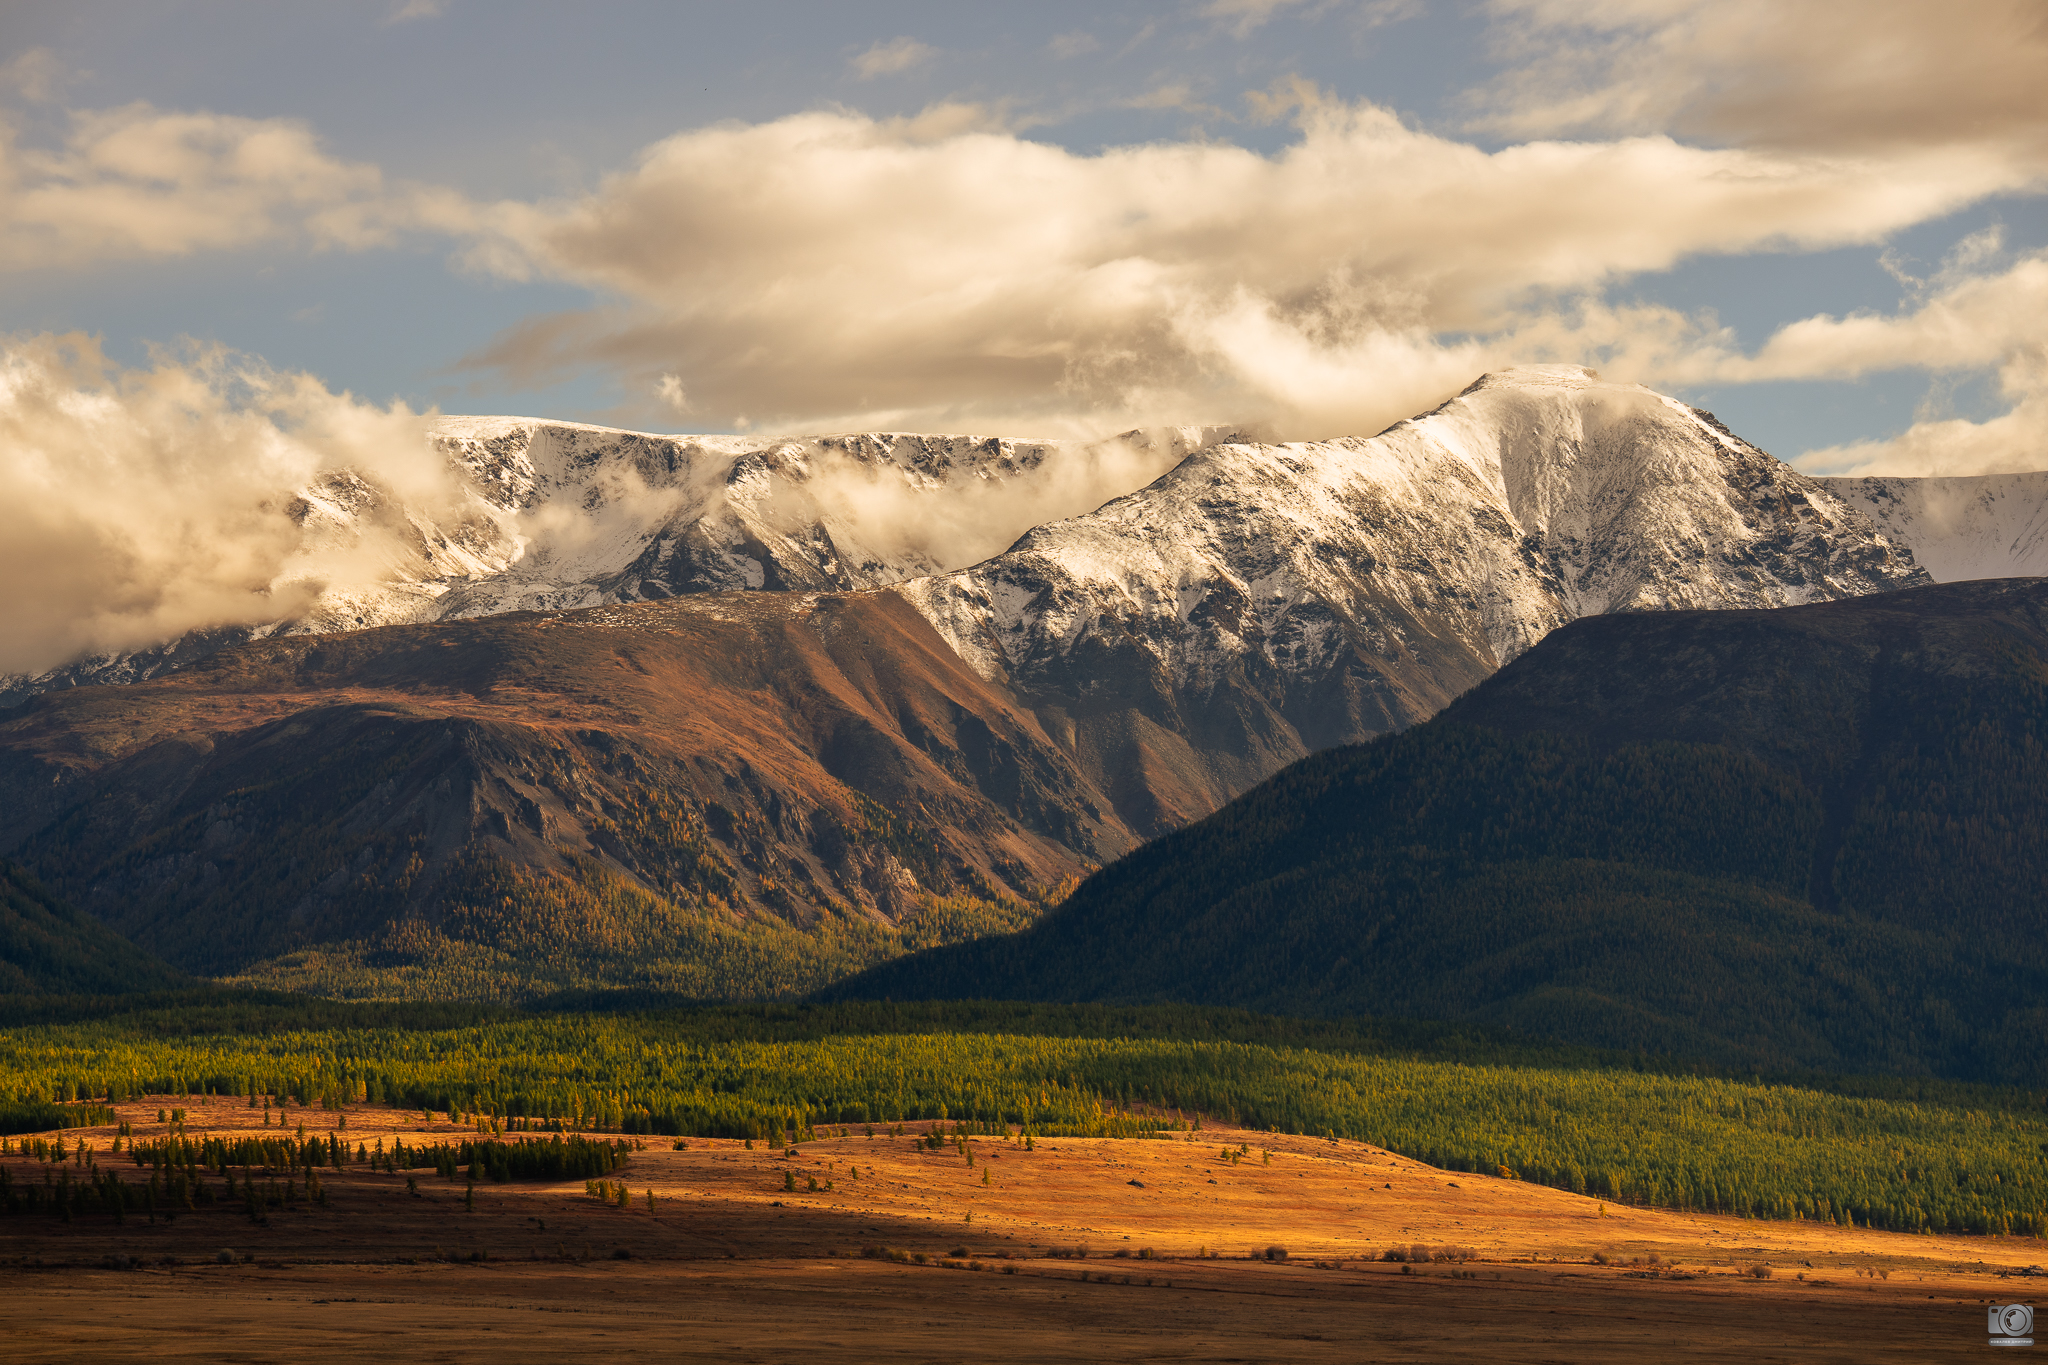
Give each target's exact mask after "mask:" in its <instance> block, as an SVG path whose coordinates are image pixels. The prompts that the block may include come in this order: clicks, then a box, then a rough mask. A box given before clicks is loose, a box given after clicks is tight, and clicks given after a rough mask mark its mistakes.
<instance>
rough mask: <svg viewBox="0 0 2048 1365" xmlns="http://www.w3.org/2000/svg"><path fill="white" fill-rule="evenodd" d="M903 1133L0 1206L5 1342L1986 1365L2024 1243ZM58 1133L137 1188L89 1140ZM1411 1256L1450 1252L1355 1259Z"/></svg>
mask: <svg viewBox="0 0 2048 1365" xmlns="http://www.w3.org/2000/svg"><path fill="white" fill-rule="evenodd" d="M173 1103H175V1104H177V1105H180V1106H182V1107H186V1108H187V1109H188V1111H189V1114H188V1121H187V1123H186V1126H185V1131H186V1132H187V1133H188V1134H189V1135H193V1136H198V1135H201V1134H227V1135H234V1134H238V1133H243V1132H256V1133H262V1132H265V1131H267V1132H269V1133H270V1134H272V1135H275V1133H276V1132H277V1129H276V1128H275V1127H272V1128H270V1129H268V1130H265V1129H263V1128H261V1127H260V1126H258V1125H259V1123H260V1114H259V1112H258V1111H251V1110H249V1109H247V1108H245V1107H242V1106H241V1104H240V1102H228V1101H213V1102H201V1101H196V1100H185V1099H183V1098H179V1099H177V1100H175V1101H174V1100H172V1099H169V1098H163V1099H151V1100H146V1101H142V1102H138V1103H134V1104H126V1105H122V1106H119V1112H120V1115H121V1117H122V1118H124V1119H127V1120H129V1121H130V1122H132V1123H133V1124H134V1125H135V1132H136V1135H137V1136H138V1137H140V1138H143V1139H144V1140H147V1139H148V1138H150V1137H152V1136H156V1135H159V1134H161V1133H162V1132H164V1131H165V1129H164V1128H163V1127H162V1126H161V1125H159V1124H157V1123H156V1122H155V1119H156V1114H157V1111H158V1109H159V1107H163V1108H168V1107H170V1106H171V1105H172V1104H173ZM344 1118H345V1120H346V1128H345V1130H343V1131H345V1134H346V1136H347V1138H348V1139H349V1141H350V1142H351V1143H352V1144H353V1143H363V1144H367V1145H368V1146H370V1147H372V1148H375V1146H376V1145H377V1144H378V1143H379V1142H380V1141H381V1142H383V1143H384V1144H385V1145H386V1146H387V1147H388V1146H389V1145H390V1143H391V1142H392V1141H394V1140H395V1139H397V1138H399V1137H401V1136H402V1137H404V1138H405V1140H406V1141H407V1142H408V1143H418V1142H421V1141H437V1140H445V1139H449V1138H459V1137H461V1136H462V1135H463V1134H465V1133H466V1132H467V1131H468V1130H466V1129H460V1128H456V1127H453V1126H451V1125H449V1124H447V1123H445V1122H429V1121H427V1120H426V1119H425V1117H424V1116H423V1115H421V1114H420V1113H418V1112H416V1111H415V1112H413V1113H410V1114H407V1113H404V1112H398V1111H392V1110H388V1109H372V1108H356V1109H351V1110H349V1111H347V1112H346V1114H345V1115H344V1114H339V1113H333V1112H328V1111H322V1110H310V1109H309V1110H298V1109H294V1110H292V1111H291V1113H290V1118H289V1122H290V1123H291V1125H292V1126H293V1127H294V1128H296V1127H297V1125H298V1124H300V1123H301V1122H303V1123H304V1124H305V1125H306V1128H307V1131H308V1132H309V1133H310V1132H316V1131H317V1132H323V1133H325V1132H330V1131H334V1130H335V1129H336V1128H337V1126H338V1125H339V1124H340V1123H341V1122H342V1121H343V1120H344ZM928 1126H929V1125H925V1124H916V1125H910V1126H909V1128H908V1129H907V1130H906V1132H905V1133H904V1135H903V1136H899V1137H890V1136H887V1135H886V1134H885V1133H879V1132H878V1134H877V1135H876V1136H874V1137H868V1136H866V1135H865V1133H864V1132H863V1130H861V1129H859V1128H855V1129H853V1130H851V1131H850V1132H849V1134H848V1135H847V1136H844V1137H839V1136H831V1137H826V1136H823V1135H822V1133H821V1137H820V1140H818V1141H816V1142H809V1143H805V1144H803V1145H802V1146H800V1147H798V1148H796V1149H795V1154H794V1155H789V1154H787V1153H786V1152H785V1151H783V1150H776V1149H766V1148H758V1147H757V1148H754V1149H748V1148H747V1147H746V1146H745V1145H744V1144H742V1143H740V1142H736V1141H714V1140H701V1139H689V1140H688V1145H687V1149H686V1150H683V1151H675V1150H671V1147H672V1140H671V1139H667V1138H648V1139H643V1141H644V1142H645V1143H646V1147H645V1150H641V1151H636V1152H634V1153H633V1155H632V1157H631V1159H630V1161H629V1162H628V1163H627V1165H626V1166H625V1167H624V1168H623V1170H622V1171H621V1172H619V1173H618V1175H617V1177H615V1178H618V1179H622V1180H623V1181H624V1182H625V1183H626V1184H627V1186H628V1187H629V1188H630V1190H631V1192H632V1202H631V1204H630V1206H628V1207H625V1208H617V1207H610V1206H607V1205H605V1204H602V1203H600V1202H599V1201H598V1200H597V1199H594V1198H592V1197H590V1196H589V1195H587V1194H586V1193H585V1191H584V1187H583V1182H581V1181H575V1182H570V1183H565V1184H558V1185H516V1184H507V1185H490V1184H481V1185H478V1186H477V1187H476V1190H475V1195H474V1207H473V1208H471V1207H467V1206H466V1205H467V1202H468V1201H467V1199H466V1195H467V1186H466V1184H465V1183H464V1182H462V1181H460V1180H458V1181H456V1182H453V1183H451V1182H448V1181H446V1180H443V1179H442V1178H441V1177H440V1176H438V1175H436V1174H434V1173H433V1171H432V1170H431V1169H430V1168H422V1169H420V1170H418V1171H415V1172H413V1173H412V1174H413V1176H414V1178H415V1180H416V1181H417V1185H418V1188H417V1191H415V1192H409V1191H408V1189H407V1183H406V1177H405V1176H404V1175H403V1174H401V1175H387V1174H384V1173H382V1172H376V1173H372V1172H371V1171H370V1170H369V1169H368V1168H367V1167H366V1166H354V1165H351V1167H350V1168H349V1169H348V1170H346V1171H343V1172H329V1173H327V1174H326V1175H325V1176H324V1177H323V1179H324V1180H325V1184H326V1192H327V1200H328V1202H327V1204H326V1205H325V1207H317V1206H314V1205H312V1204H310V1203H308V1202H306V1201H303V1200H301V1201H300V1202H299V1203H298V1204H297V1205H296V1207H292V1208H278V1209H273V1210H272V1211H271V1213H270V1215H269V1222H268V1224H267V1225H264V1226H258V1225H256V1224H255V1223H252V1222H251V1221H250V1220H249V1218H248V1217H247V1216H246V1214H245V1213H244V1212H243V1210H242V1208H241V1206H240V1205H229V1204H226V1203H221V1204H215V1205H208V1204H205V1203H201V1204H200V1205H199V1206H198V1207H197V1209H196V1210H193V1211H189V1212H182V1213H180V1214H179V1215H178V1216H177V1217H176V1219H175V1220H174V1221H160V1222H156V1223H151V1222H149V1221H147V1220H146V1219H145V1218H143V1217H141V1216H139V1215H136V1214H132V1213H131V1214H130V1215H129V1216H128V1218H127V1219H126V1221H125V1222H123V1223H120V1224H116V1223H115V1222H114V1220H113V1219H112V1218H111V1217H110V1216H107V1215H93V1216H88V1217H83V1218H80V1219H78V1220H76V1221H73V1222H63V1221H60V1220H58V1219H56V1218H53V1217H51V1216H49V1215H47V1214H44V1215H39V1216H36V1217H33V1218H31V1217H27V1216H16V1217H13V1218H9V1219H5V1220H0V1276H4V1283H5V1285H6V1289H5V1303H6V1306H7V1312H6V1325H5V1327H4V1328H0V1360H6V1361H56V1360H69V1359H77V1358H80V1357H83V1356H87V1355H101V1356H107V1357H125V1358H143V1357H147V1358H149V1359H152V1360H158V1361H186V1360H191V1361H200V1360H206V1361H212V1360H220V1361H242V1360H248V1361H266V1362H268V1361H274V1360H276V1359H278V1358H280V1357H290V1358H295V1359H317V1360H321V1361H353V1360H393V1359H404V1360H407V1361H412V1362H432V1361H470V1360H477V1361H482V1360H496V1359H504V1358H516V1359H525V1360H550V1361H551V1360H562V1361H582V1360H599V1359H606V1360H611V1359H617V1358H619V1357H620V1356H622V1355H624V1356H632V1357H637V1358H645V1359H656V1360H697V1359H704V1360H720V1361H763V1362H779V1361H817V1362H839V1361H869V1360H889V1359H942V1358H943V1359H952V1358H968V1357H985V1358H991V1359H999V1360H1004V1361H1037V1360H1103V1361H1122V1360H1161V1361H1191V1362H1199V1361H1269V1360H1270V1361H1279V1360H1304V1361H1325V1360H1327V1361H1356V1360H1389V1361H1405V1360H1415V1361H1425V1360H1428V1361H1442V1360H1451V1361H1459V1360H1475V1361H1476V1360H1488V1361H1491V1360H1558V1361H1607V1360H1624V1359H1625V1360H1642V1359H1646V1358H1686V1359H1703V1360H1740V1361H1744V1362H1760V1361H1772V1360H1843V1361H1888V1360H1901V1361H1903V1360H1926V1359H1941V1358H1947V1357H1950V1356H1958V1357H1959V1356H1962V1355H1964V1354H1966V1353H1968V1354H1975V1353H1978V1352H1981V1351H1983V1350H1984V1349H1985V1345H1984V1341H1985V1336H1984V1311H1983V1310H1984V1305H1985V1304H1987V1303H1991V1302H2005V1301H2007V1300H2019V1301H2022V1302H2024V1301H2028V1300H2029V1298H2030V1297H2031V1295H2030V1293H2029V1290H2030V1289H2031V1288H2032V1286H2033V1285H2034V1284H2035V1283H2036V1281H2034V1280H2033V1279H2031V1278H2017V1277H2016V1276H2017V1275H2018V1272H2021V1271H2023V1270H2025V1269H2027V1268H2029V1267H2031V1266H2032V1265H2033V1264H2034V1263H2035V1262H2037V1261H2048V1248H2044V1247H2043V1246H2042V1245H2041V1243H2039V1242H2037V1241H2034V1240H2032V1239H2021V1238H2012V1239H2003V1238H1955V1237H1926V1236H1921V1237H1916V1236H1906V1235H1899V1234H1888V1233H1878V1232H1869V1231H1865V1230H1862V1229H1843V1228H1835V1227H1829V1226H1823V1225H1817V1224H1811V1223H1786V1222H1758V1221H1747V1220H1743V1219H1738V1218H1726V1217H1715V1216H1709V1215H1696V1214H1674V1213H1664V1212H1658V1211H1652V1210H1643V1209H1633V1208H1617V1207H1614V1206H1607V1207H1606V1208H1604V1209H1603V1208H1602V1206H1601V1205H1600V1203H1599V1202H1598V1201H1596V1200H1592V1199H1585V1198H1580V1197H1578V1196H1574V1195H1571V1194H1567V1193H1563V1192H1561V1191H1557V1190H1552V1189H1547V1188H1543V1187H1540V1186H1535V1185H1528V1184H1523V1183H1521V1182H1518V1181H1509V1180H1496V1179H1490V1178H1486V1177H1480V1176H1472V1175H1465V1174H1458V1173H1446V1172H1443V1171H1438V1170H1435V1169H1432V1168H1430V1167H1427V1166H1422V1165H1419V1164H1417V1163H1416V1162H1413V1161H1409V1160H1407V1159H1405V1158H1402V1157H1397V1156H1392V1155H1390V1154H1388V1153H1386V1152H1384V1151H1381V1150H1379V1149H1377V1148H1374V1147H1370V1146H1367V1145H1365V1144H1362V1143H1355V1142H1335V1143H1333V1142H1327V1141H1321V1140H1317V1139H1310V1138H1299V1137H1287V1136H1279V1135H1273V1134H1264V1133H1257V1132H1249V1131H1241V1130H1236V1129H1226V1128H1214V1127H1211V1128H1206V1129H1204V1130H1203V1131H1201V1132H1197V1133H1194V1134H1184V1135H1179V1136H1177V1137H1175V1138H1173V1139H1171V1140H1153V1141H1113V1140H1106V1139H1076V1138H1053V1139H1046V1140H1042V1141H1039V1142H1038V1143H1037V1144H1036V1146H1035V1150H1029V1151H1027V1150H1025V1149H1024V1147H1023V1145H1022V1144H1021V1143H1020V1142H1018V1141H1014V1140H1012V1141H1005V1140H1003V1139H1000V1138H988V1137H984V1138H976V1139H972V1140H970V1141H969V1142H968V1143H967V1149H968V1151H967V1154H965V1155H963V1154H962V1152H961V1151H960V1150H959V1149H958V1147H957V1146H955V1145H952V1144H948V1145H946V1146H943V1147H939V1148H937V1149H932V1148H928V1147H925V1146H922V1145H920V1144H919V1143H918V1142H917V1140H916V1139H917V1138H918V1137H920V1136H922V1134H923V1132H924V1130H925V1129H926V1128H927V1127H928ZM831 1131H833V1132H834V1133H836V1132H837V1131H838V1130H837V1129H834V1130H831ZM65 1137H66V1138H67V1140H68V1141H70V1142H71V1143H73V1144H74V1145H75V1143H76V1142H77V1141H78V1140H79V1139H80V1138H83V1139H84V1140H85V1141H86V1142H87V1143H88V1144H89V1146H90V1147H91V1148H92V1149H93V1151H92V1157H93V1159H94V1160H96V1161H98V1162H99V1163H100V1166H101V1168H102V1169H112V1170H114V1171H117V1172H119V1173H120V1174H121V1175H122V1176H123V1178H124V1179H127V1180H130V1181H133V1180H135V1179H137V1177H138V1176H140V1175H141V1172H140V1171H139V1169H138V1168H137V1167H135V1166H134V1165H133V1164H132V1162H131V1161H130V1160H129V1158H128V1156H127V1155H126V1153H125V1152H124V1153H121V1154H115V1153H113V1152H112V1151H111V1147H112V1142H113V1137H114V1130H112V1129H111V1128H104V1129H97V1130H93V1129H85V1130H74V1131H72V1132H69V1133H67V1134H65ZM1240 1147H1242V1148H1243V1152H1242V1154H1241V1155H1239V1156H1238V1158H1237V1159H1236V1160H1234V1161H1233V1160H1229V1159H1226V1157H1225V1155H1224V1154H1225V1151H1226V1149H1227V1150H1228V1151H1230V1152H1237V1151H1238V1150H1239V1148H1240ZM970 1158H971V1159H970ZM5 1160H6V1162H7V1164H8V1165H9V1167H10V1169H11V1171H12V1173H13V1175H14V1177H15V1179H16V1180H17V1181H18V1182H19V1181H36V1182H40V1181H41V1179H42V1178H43V1169H44V1168H42V1167H41V1166H40V1165H39V1164H38V1163H37V1162H35V1161H33V1160H26V1159H24V1158H22V1157H20V1156H19V1155H13V1156H9V1157H7V1158H5ZM72 1169H73V1171H74V1173H76V1172H77V1171H78V1170H79V1169H80V1168H79V1167H77V1166H76V1165H74V1166H73V1167H72ZM814 1181H815V1182H816V1184H817V1186H818V1188H817V1189H816V1190H815V1191H814V1190H812V1188H811V1185H812V1183H813V1182H814ZM212 1183H214V1184H215V1186H216V1187H217V1186H218V1183H219V1182H218V1181H217V1180H216V1181H214V1182H212ZM789 1185H794V1186H795V1189H794V1190H793V1191H792V1190H790V1189H788V1188H787V1186H789ZM650 1191H651V1192H652V1195H653V1205H652V1207H651V1208H650V1207H649V1204H648V1200H647V1194H648V1192H650ZM1412 1246H1421V1247H1424V1248H1428V1249H1432V1250H1436V1251H1439V1252H1441V1251H1443V1250H1444V1249H1456V1250H1455V1252H1454V1254H1455V1256H1456V1257H1457V1259H1432V1260H1427V1261H1417V1262H1414V1263H1407V1262H1390V1261H1387V1260H1384V1259H1381V1257H1382V1253H1383V1252H1384V1251H1386V1250H1387V1249H1389V1248H1393V1247H1400V1248H1403V1249H1406V1248H1409V1247H1412ZM1274 1247H1280V1248H1285V1251H1286V1257H1285V1259H1284V1260H1279V1259H1271V1258H1269V1256H1268V1248H1274ZM877 1248H887V1249H889V1250H890V1251H892V1252H894V1253H896V1255H895V1256H893V1257H892V1256H887V1255H884V1256H876V1255H873V1254H868V1255H863V1251H864V1250H868V1251H870V1253H872V1250H873V1249H877ZM1082 1248H1085V1249H1086V1253H1087V1254H1086V1256H1085V1257H1083V1256H1080V1255H1078V1254H1076V1253H1077V1252H1078V1251H1079V1249H1082ZM1755 1267H1763V1268H1765V1269H1767V1270H1768V1271H1769V1276H1768V1278H1760V1277H1758V1276H1757V1275H1756V1274H1754V1273H1752V1270H1753V1268H1755ZM2044 1297H2048V1296H2044Z"/></svg>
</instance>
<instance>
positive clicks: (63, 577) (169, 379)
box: [0, 334, 451, 672]
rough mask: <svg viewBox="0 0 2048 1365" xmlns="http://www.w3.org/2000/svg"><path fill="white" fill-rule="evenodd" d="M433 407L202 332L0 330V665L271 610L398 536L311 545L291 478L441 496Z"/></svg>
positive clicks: (30, 664)
mask: <svg viewBox="0 0 2048 1365" xmlns="http://www.w3.org/2000/svg"><path fill="white" fill-rule="evenodd" d="M426 426H427V419H426V418H425V417H423V416H421V415H417V414H414V413H412V412H410V411H408V410H407V409H406V408H405V407H403V406H402V405H395V406H393V407H391V408H388V409H381V408H376V407H372V406H370V405H367V404H363V403H358V402H356V401H355V400H354V399H352V398H351V397H349V395H347V394H334V393H330V392H328V390H327V389H326V388H324V387H323V386H321V385H320V384H319V383H317V382H316V381H314V380H313V379H311V378H310V377H309V376H306V375H295V374H280V373H278V372H276V371H273V370H270V369H268V368H267V367H265V366H263V365H261V364H260V363H258V362H254V361H251V360H249V359H247V358H246V357H240V356H235V355H232V354H229V353H227V352H224V351H220V350H214V349H208V350H198V351H195V352H194V353H192V354H190V355H188V356H186V357H185V358H184V359H182V360H178V359H173V358H170V357H159V358H158V359H157V361H156V362H155V363H154V364H153V365H151V366H150V367H149V368H147V369H136V370H130V369H123V368H121V367H119V366H116V365H112V364H110V363H108V361H107V360H106V358H105V357H104V356H103V355H102V354H101V352H100V349H99V347H98V345H97V343H96V342H95V341H94V340H93V339H92V338H90V337H85V336H80V335H75V334H74V335H69V336H51V335H47V334H45V335H40V336H19V337H12V338H5V339H0V579H4V581H5V582H6V584H7V606H6V629H5V630H0V671H28V672H33V671H36V670H39V669H43V668H49V667H52V666H54V665H56V664H58V663H61V662H63V661H65V660H67V659H71V658H75V657H77V656H79V655H80V654H83V653H90V652H99V651H118V650H123V649H132V648H137V647H140V646H144V645H149V644H153V643H156V642H158V641H160V640H165V639H169V638H171V637H173V636H176V635H178V634H180V633H182V632H184V631H187V630H191V629H194V628H198V627H205V626H214V625H227V624H247V623H254V622H261V621H269V620H275V619H277V618H279V617H282V616H287V615H290V614H292V613H293V612H295V611H297V610H299V609H300V608H302V607H303V606H304V605H305V603H306V602H307V601H309V600H310V599H311V597H312V596H313V594H314V593H316V592H317V591H318V590H319V588H320V587H321V586H322V585H323V584H324V583H326V582H328V581H331V580H333V579H335V578H337V577H339V578H343V579H349V580H360V581H369V580H371V579H373V578H375V577H377V576H380V575H381V573H382V572H383V570H384V568H385V565H386V561H387V559H388V558H389V555H390V552H391V551H392V549H393V547H392V546H391V545H387V544H382V543H376V542H374V541H370V542H364V543H360V544H356V545H353V546H348V547H343V548H340V549H333V550H328V551H321V550H317V549H314V548H311V547H308V546H307V545H306V544H305V542H304V538H303V536H302V534H301V531H300V528H299V526H298V525H297V524H296V523H295V522H294V521H293V519H292V516H291V505H292V501H293V496H294V494H295V493H296V492H297V490H298V489H300V488H302V487H304V486H305V485H306V484H307V483H308V482H310V481H311V480H313V479H314V478H315V477H317V476H319V475H320V474H322V473H324V472H328V471H332V470H338V469H353V470H356V471H358V472H359V473H361V474H363V475H365V476H367V477H369V478H371V479H373V480H375V481H376V482H377V483H378V484H379V485H381V486H382V487H384V488H386V489H388V490H390V491H391V492H392V493H393V494H395V495H397V496H400V497H404V498H407V499H410V500H412V501H414V502H416V503H420V504H423V505H429V506H431V505H433V504H434V503H435V502H436V500H437V499H440V498H442V497H444V496H446V495H447V494H448V492H449V490H450V488H451V485H450V483H449V482H448V476H447V471H446V468H445V465H444V464H443V463H442V462H441V461H440V460H439V459H438V458H437V457H435V456H433V455H432V453H431V451H430V450H429V448H428V446H427V442H426Z"/></svg>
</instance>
